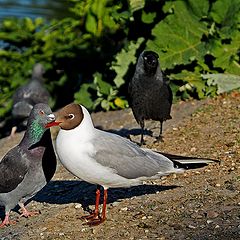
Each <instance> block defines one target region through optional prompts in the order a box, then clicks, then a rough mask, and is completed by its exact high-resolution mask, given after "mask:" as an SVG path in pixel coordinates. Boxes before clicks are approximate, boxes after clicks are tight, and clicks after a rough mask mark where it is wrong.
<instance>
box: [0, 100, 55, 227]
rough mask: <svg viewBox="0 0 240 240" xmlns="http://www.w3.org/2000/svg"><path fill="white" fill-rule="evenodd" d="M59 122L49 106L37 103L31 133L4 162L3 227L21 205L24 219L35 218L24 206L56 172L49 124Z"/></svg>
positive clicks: (0, 171)
mask: <svg viewBox="0 0 240 240" xmlns="http://www.w3.org/2000/svg"><path fill="white" fill-rule="evenodd" d="M54 120H55V117H54V115H53V114H52V111H51V109H50V107H49V106H48V105H47V104H43V103H39V104H36V105H35V106H34V107H33V109H32V111H31V113H30V116H29V119H28V123H27V130H26V132H25V134H24V136H23V139H22V140H21V142H20V143H19V144H18V145H17V146H15V147H14V148H12V149H11V150H10V151H9V152H8V153H7V154H6V155H5V156H4V157H3V159H2V160H1V161H0V206H4V207H5V218H4V220H3V222H2V224H0V227H3V226H5V225H9V224H11V223H12V222H11V221H10V219H9V214H10V211H11V209H13V208H14V207H15V206H16V205H17V204H18V205H19V206H20V208H21V210H22V215H21V216H25V217H28V216H31V215H34V214H35V213H32V212H29V211H28V210H27V209H26V208H25V206H24V203H25V202H26V201H27V200H29V199H31V198H32V197H33V196H34V195H35V194H36V193H37V192H38V191H40V190H41V189H42V188H43V187H44V186H45V185H46V184H47V182H49V181H50V179H51V178H52V177H53V175H54V173H55V170H56V156H55V153H54V149H53V145H52V140H51V134H50V130H49V129H47V128H46V125H47V124H49V123H51V122H53V121H54Z"/></svg>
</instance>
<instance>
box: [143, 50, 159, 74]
mask: <svg viewBox="0 0 240 240" xmlns="http://www.w3.org/2000/svg"><path fill="white" fill-rule="evenodd" d="M142 58H143V65H144V70H145V71H146V72H147V73H153V74H154V73H155V72H156V70H157V67H158V58H159V56H158V54H157V53H155V52H153V51H144V52H143V53H142Z"/></svg>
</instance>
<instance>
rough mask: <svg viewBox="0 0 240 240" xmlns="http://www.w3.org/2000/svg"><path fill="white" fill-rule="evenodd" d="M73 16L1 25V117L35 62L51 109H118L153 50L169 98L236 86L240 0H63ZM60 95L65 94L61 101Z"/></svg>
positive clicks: (7, 21) (213, 92) (200, 95)
mask: <svg viewBox="0 0 240 240" xmlns="http://www.w3.org/2000/svg"><path fill="white" fill-rule="evenodd" d="M69 6H70V9H71V11H72V16H71V17H67V18H64V19H62V20H54V19H53V20H52V21H51V22H50V23H47V22H45V21H44V20H43V19H41V18H37V19H30V18H25V19H5V20H3V21H2V23H1V24H0V43H1V48H0V118H4V117H6V116H8V115H9V113H10V109H11V104H12V101H11V97H12V95H13V92H14V91H15V89H16V88H17V87H18V86H20V85H22V84H23V83H25V82H26V81H27V79H28V78H29V77H30V76H31V71H32V67H33V65H34V64H35V63H36V62H41V63H42V64H43V65H44V66H45V68H46V75H45V78H46V79H47V80H46V87H47V88H48V89H49V91H50V93H51V95H52V98H53V100H54V101H53V102H54V103H55V108H58V107H60V106H62V105H64V104H67V103H69V102H71V101H75V102H78V103H82V104H84V105H85V106H86V107H87V108H89V109H91V110H99V109H104V110H110V109H118V108H124V107H127V106H128V103H127V92H126V91H127V86H128V82H129V81H130V78H131V77H132V76H133V71H134V67H135V64H136V60H137V57H138V56H139V54H140V52H141V51H143V50H144V49H151V50H154V51H156V52H158V53H159V55H160V64H161V68H162V69H163V70H164V72H165V74H167V75H168V77H169V78H170V85H171V88H172V90H173V92H174V97H175V99H178V98H189V97H195V98H200V99H201V98H204V97H206V96H214V95H216V94H219V93H221V92H224V91H229V90H231V89H234V88H239V72H240V59H239V57H240V31H239V30H240V29H239V28H240V14H239V12H240V4H239V0H232V1H229V0H214V1H212V0H211V1H210V0H164V1H162V0H156V1H147V0H128V1H126V0H124V1H115V0H110V1H107V0H103V1H100V0H83V1H77V0H69ZM63 96H64V97H63Z"/></svg>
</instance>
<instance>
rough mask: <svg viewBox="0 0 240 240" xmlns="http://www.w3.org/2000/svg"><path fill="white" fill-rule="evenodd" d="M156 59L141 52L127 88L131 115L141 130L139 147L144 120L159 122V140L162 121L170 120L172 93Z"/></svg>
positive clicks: (153, 54) (154, 54)
mask: <svg viewBox="0 0 240 240" xmlns="http://www.w3.org/2000/svg"><path fill="white" fill-rule="evenodd" d="M158 58H159V56H158V54H157V53H156V52H153V51H143V52H142V53H141V54H140V56H139V58H138V62H137V65H136V70H135V73H134V76H133V78H132V80H131V81H130V83H129V88H128V92H129V97H130V106H131V108H132V111H133V115H134V117H135V119H136V121H137V122H138V124H140V126H141V129H142V134H141V141H140V144H141V145H142V144H143V143H144V140H143V132H144V120H148V119H152V120H156V121H160V134H159V137H158V139H161V137H162V125H163V121H166V120H167V119H171V118H172V117H171V115H170V112H171V106H172V91H171V88H170V86H169V84H168V81H167V79H166V78H164V77H163V74H162V71H161V69H160V64H159V61H158Z"/></svg>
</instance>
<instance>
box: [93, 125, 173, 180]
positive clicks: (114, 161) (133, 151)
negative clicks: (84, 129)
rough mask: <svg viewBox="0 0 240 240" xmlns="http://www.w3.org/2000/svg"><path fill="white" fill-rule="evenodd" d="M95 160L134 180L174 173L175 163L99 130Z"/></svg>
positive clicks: (95, 144) (95, 143)
mask: <svg viewBox="0 0 240 240" xmlns="http://www.w3.org/2000/svg"><path fill="white" fill-rule="evenodd" d="M94 147H95V149H96V155H95V156H94V159H95V160H96V161H97V162H98V163H99V164H101V165H103V166H105V167H108V168H111V169H112V170H113V171H114V172H115V173H117V174H118V175H120V176H122V177H125V178H128V179H133V178H139V177H152V176H154V175H156V174H158V173H162V175H164V173H169V172H174V171H175V169H174V166H173V162H172V161H171V160H169V159H168V158H167V157H164V156H163V155H161V154H157V153H154V152H153V151H150V150H145V149H143V148H140V147H139V146H138V145H136V144H135V143H132V142H131V141H129V140H128V139H125V138H123V137H120V136H118V135H116V134H112V133H107V132H103V131H99V130H97V135H96V141H95V142H94Z"/></svg>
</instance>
